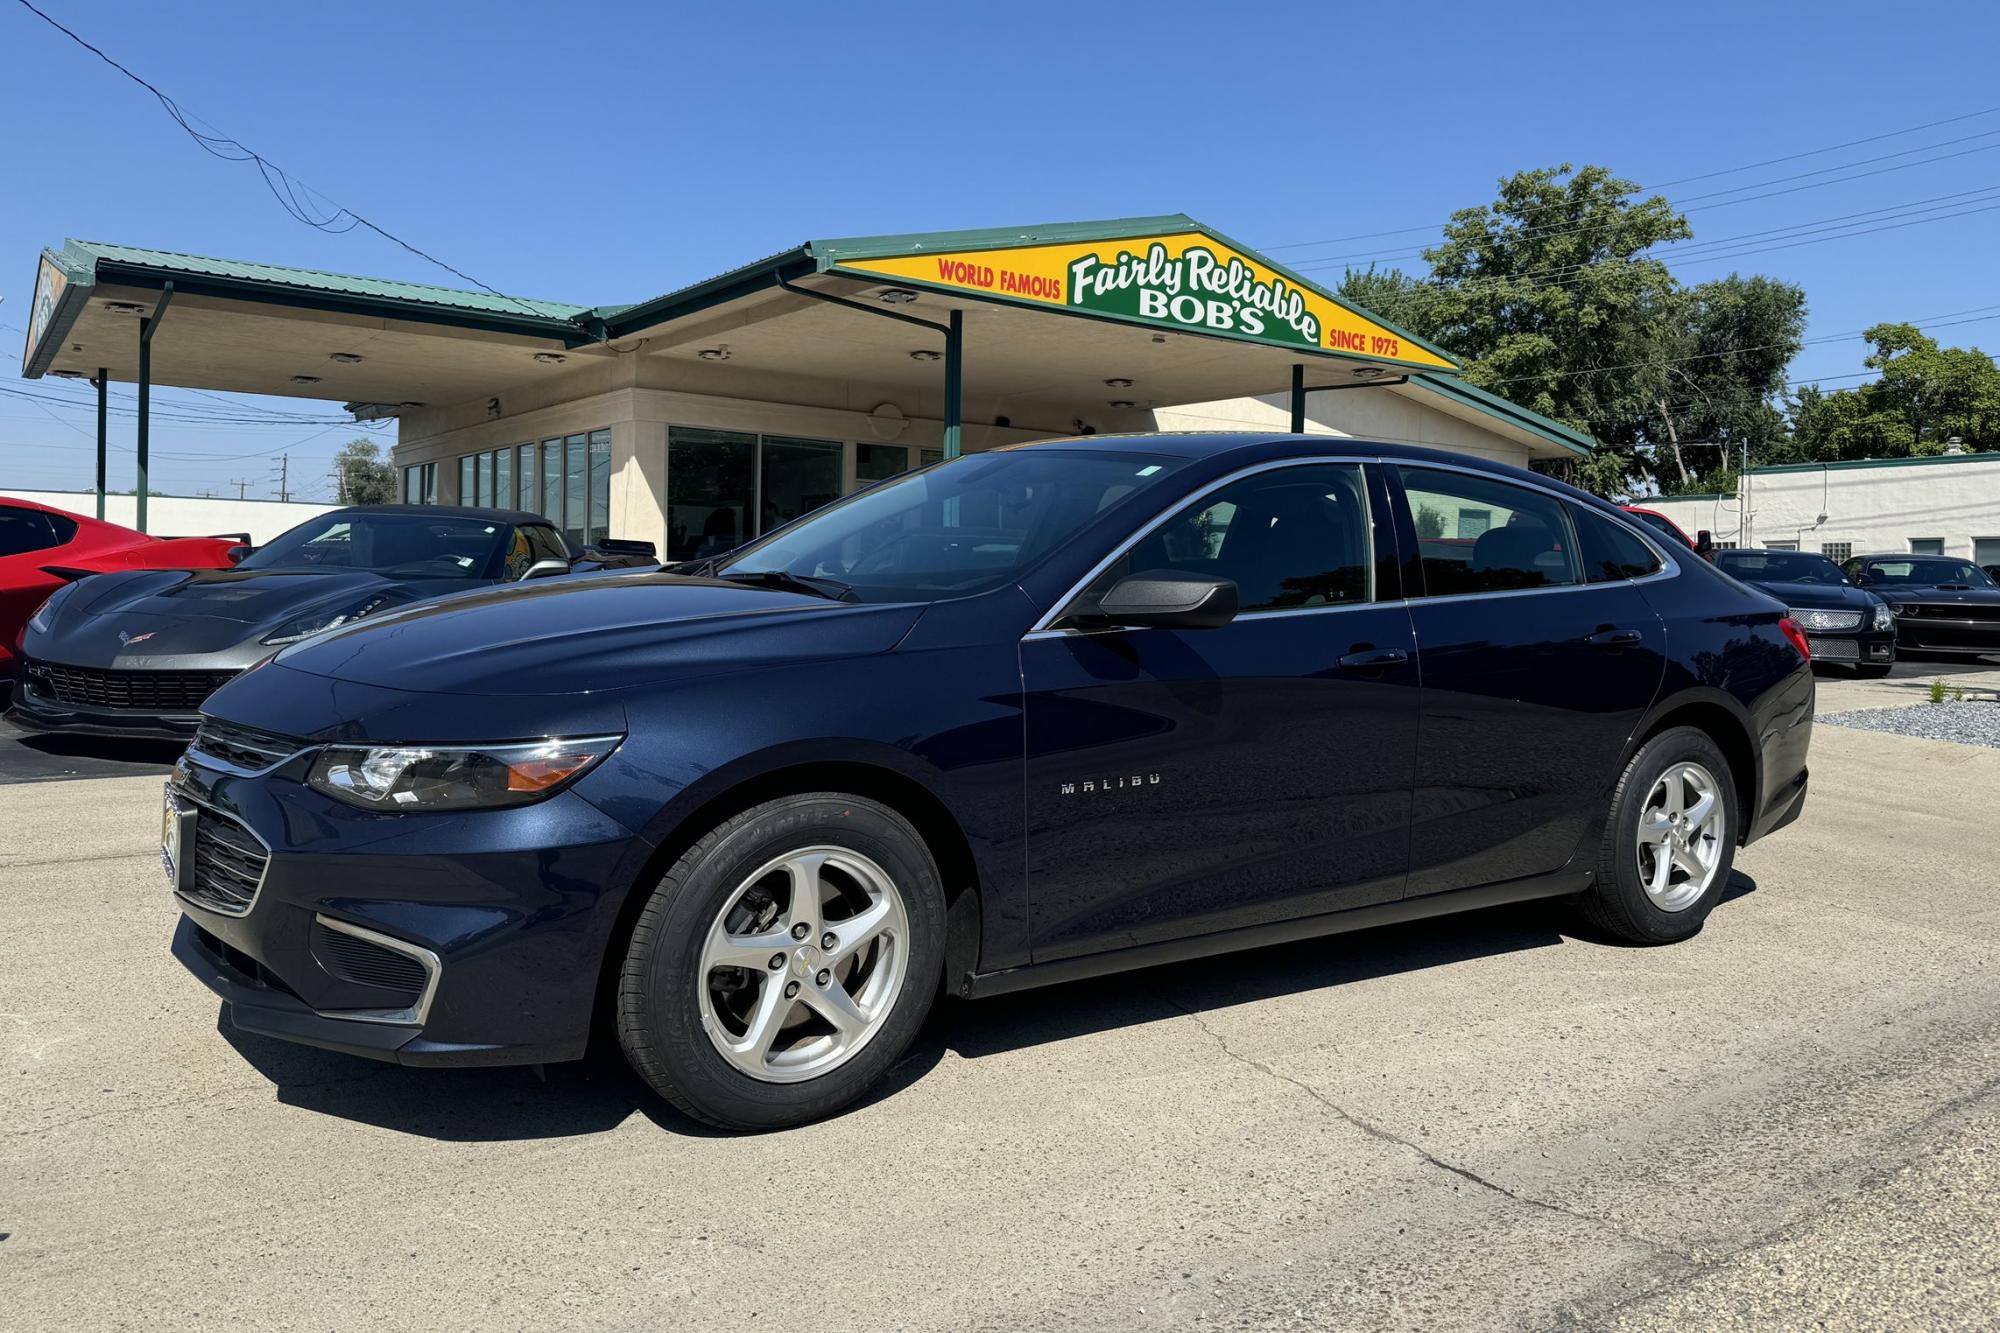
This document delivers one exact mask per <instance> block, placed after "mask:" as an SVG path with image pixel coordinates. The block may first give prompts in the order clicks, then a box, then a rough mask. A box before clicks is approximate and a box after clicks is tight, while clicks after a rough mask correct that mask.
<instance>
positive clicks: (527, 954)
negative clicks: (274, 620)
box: [169, 753, 650, 1065]
mask: <svg viewBox="0 0 2000 1333" xmlns="http://www.w3.org/2000/svg"><path fill="white" fill-rule="evenodd" d="M309 760H310V755H309V753H307V754H302V755H299V756H294V758H293V759H292V760H290V761H286V762H285V763H281V764H279V765H278V766H277V767H276V768H275V769H274V770H272V771H270V772H266V773H262V774H240V773H223V772H220V771H217V770H216V769H214V768H211V767H207V766H205V765H204V764H203V763H202V762H201V756H199V755H196V754H190V755H189V756H187V757H184V758H183V759H182V761H181V763H180V764H179V765H178V766H177V768H176V771H175V775H174V778H173V779H172V781H171V782H170V783H169V788H170V790H171V791H173V792H174V794H175V796H176V797H177V799H178V800H179V801H181V802H183V803H186V804H188V805H191V806H192V807H193V808H194V810H195V815H196V819H197V828H200V829H212V828H213V824H212V823H211V822H210V821H223V823H224V824H225V825H226V826H227V827H226V829H225V832H226V833H227V834H228V835H229V836H231V837H235V838H236V843H235V845H236V846H237V847H238V848H241V847H243V846H247V845H250V844H247V843H246V842H245V841H244V839H243V838H242V837H240V836H237V835H238V834H239V833H241V834H247V835H248V836H249V837H250V838H254V839H255V843H256V844H261V845H262V847H263V848H264V849H265V859H264V862H263V864H262V866H261V869H258V868H257V867H254V866H253V868H252V869H253V873H252V874H251V875H249V876H245V877H243V878H242V879H241V881H240V883H241V886H242V892H240V893H238V894H235V895H218V894H216V893H213V892H209V891H207V888H208V886H209V885H210V884H211V883H212V882H213V881H212V878H211V879H209V880H201V882H199V883H195V884H192V885H190V884H183V885H182V888H181V891H180V893H179V895H178V897H177V902H178V905H179V906H180V908H181V911H182V913H183V915H182V920H181V925H180V927H179V929H178V930H177V932H176V934H175V937H174V949H173V951H174V956H175V957H176V958H178V959H179V960H180V961H181V963H182V965H183V966H185V967H186V968H187V969H188V970H189V971H190V972H192V973H194V974H195V976H196V977H197V978H198V979H199V980H200V981H201V982H202V983H203V984H204V985H206V986H207V987H208V988H209V989H210V990H212V991H214V992H215V993H216V994H217V995H219V996H220V997H221V998H222V1000H223V1001H224V1003H225V1004H226V1005H227V1007H228V1011H229V1016H230V1020H231V1021H232V1023H234V1025H235V1026H236V1027H238V1028H240V1029H243V1030H244V1031H248V1032H256V1033H260V1034H262V1035H265V1036H270V1037H276V1038H279V1039H281V1040H286V1041H297V1042H303V1043H305V1044H307V1045H312V1046H319V1047H323V1048H326V1049H329V1050H336V1051H344V1052H347V1053H348V1054H352V1055H360V1056H366V1057H369V1058H372V1059H378V1060H390V1061H394V1062H396V1063H399V1064H407V1065H500V1064H539V1063H553V1062H557V1061H562V1060H571V1059H576V1058H578V1057H580V1056H582V1055H583V1053H584V1050H585V1047H586V1046H587V1044H588V1041H589V1037H590V1030H591V1020H592V1016H593V1012H594V1008H595V1003H596V998H597V990H598V982H599V978H600V976H601V975H602V965H603V962H604V959H605V956H606V952H607V949H608V948H609V942H610V935H611V931H612V928H613V926H614V924H615V921H616V919H617V914H618V909H619V907H620V905H621V904H622V902H623V901H624V888H625V886H628V885H630V884H631V883H632V882H633V881H634V880H635V878H636V877H637V874H638V870H639V868H640V867H641V866H643V865H644V863H645V860H646V858H647V856H648V855H649V854H650V847H649V846H648V845H647V844H645V843H644V842H643V841H642V840H639V839H637V838H635V837H634V836H633V835H632V834H631V832H630V831H629V830H627V829H626V828H624V826H622V825H620V824H617V823H615V822H614V821H612V820H610V819H609V818H608V817H607V816H605V815H604V814H602V812H600V811H598V810H597V808H596V807H595V806H593V805H592V804H590V803H589V802H588V801H585V800H583V799H582V798H581V797H578V796H576V795H575V794H574V793H572V792H565V793H560V794H558V795H557V796H555V797H552V798H551V799H549V800H547V801H544V802H541V803H539V804H536V805H530V806H521V807H516V808H512V809H507V810H485V811H468V812H431V813H423V814H401V815H391V814H378V813H374V812H369V811H362V810H355V809H352V808H350V807H347V806H345V805H342V804H341V803H339V802H336V801H333V800H331V799H329V798H327V797H324V796H322V795H320V794H319V793H317V792H314V791H312V790H311V789H310V788H308V787H306V786H304V785H303V784H302V783H300V782H298V781H295V780H294V778H296V777H297V776H298V774H297V773H293V772H291V771H290V770H291V769H293V768H297V769H300V770H302V769H303V766H304V765H305V764H306V763H308V762H309ZM207 836H208V834H207V833H202V832H197V833H195V834H194V835H193V836H192V839H191V840H190V839H189V837H188V835H186V834H184V835H183V843H182V855H183V856H184V857H185V858H188V859H189V861H190V863H191V864H193V865H195V866H197V867H201V865H202V859H201V858H202V857H203V856H204V855H205V853H203V852H202V851H201V850H200V848H201V846H202V842H203V839H204V838H205V837H207ZM235 855H237V856H238V857H239V859H240V855H241V853H240V852H238V853H236V854H235ZM208 869H209V870H210V871H213V866H212V865H211V866H210V867H208ZM197 879H198V880H199V879H200V876H197ZM252 879H254V881H255V882H254V885H253V884H251V880H252ZM330 927H331V928H332V930H333V931H334V932H335V934H330V933H329V928H330ZM336 934H338V935H343V936H349V937H352V936H361V937H368V938H372V939H375V940H378V941H382V942H386V943H388V944H390V945H393V946H395V947H396V948H398V949H400V950H401V951H402V955H403V956H404V957H405V959H407V958H409V957H421V958H424V959H427V960H428V963H427V966H426V968H425V969H424V970H423V971H422V972H409V973H408V974H406V975H405V976H402V977H400V978H399V977H398V976H397V975H395V964H396V961H397V954H396V953H394V952H388V951H383V950H380V949H377V950H376V952H375V953H374V954H372V955H364V956H363V957H361V959H360V962H359V965H356V963H355V959H354V955H353V954H352V953H349V954H346V955H344V956H343V955H342V954H341V953H340V952H339V951H338V950H337V949H332V948H330V947H329V944H330V943H338V942H339V941H337V940H336ZM346 943H347V944H348V945H349V946H352V945H353V943H354V941H353V939H352V938H348V939H347V940H346ZM362 947H363V948H364V949H365V948H367V947H368V946H366V945H365V944H364V945H362ZM419 985H421V986H422V988H423V995H422V1000H421V1002H420V1003H419V1002H417V999H416V993H417V992H416V987H418V986H419Z"/></svg>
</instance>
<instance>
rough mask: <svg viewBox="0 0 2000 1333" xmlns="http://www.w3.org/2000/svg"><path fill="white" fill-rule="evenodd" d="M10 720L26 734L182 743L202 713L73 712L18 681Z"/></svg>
mask: <svg viewBox="0 0 2000 1333" xmlns="http://www.w3.org/2000/svg"><path fill="white" fill-rule="evenodd" d="M7 720H8V721H10V722H12V723H13V724H14V725H15V726H18V727H19V728H21V730H23V731H40V732H49V733H53V734H58V735H68V736H105V737H110V738H114V739H117V740H128V741H179V742H182V743H185V742H187V741H189V740H191V739H193V737H194V733H195V731H196V729H197V728H199V727H200V726H201V714H200V713H140V712H132V711H127V710H123V709H91V708H69V707H65V706H63V705H61V704H54V703H50V702H49V701H48V700H46V699H43V698H39V697H37V696H36V695H34V694H31V693H30V692H28V691H27V690H26V689H24V688H23V687H22V683H21V682H19V681H17V682H16V683H15V685H14V704H13V706H12V707H11V708H9V709H8V710H7Z"/></svg>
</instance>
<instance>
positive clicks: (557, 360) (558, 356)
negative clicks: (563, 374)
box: [535, 352, 569, 366]
mask: <svg viewBox="0 0 2000 1333" xmlns="http://www.w3.org/2000/svg"><path fill="white" fill-rule="evenodd" d="M567 360H569V358H568V357H566V356H564V355H563V354H562V353H561V352H537V353H535V361H536V363H537V364H538V365H544V366H559V365H561V364H562V363H563V362H565V361H567Z"/></svg>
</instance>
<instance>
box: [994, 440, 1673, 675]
mask: <svg viewBox="0 0 2000 1333" xmlns="http://www.w3.org/2000/svg"><path fill="white" fill-rule="evenodd" d="M1324 463H1353V464H1361V465H1366V464H1369V463H1378V464H1381V465H1382V466H1384V467H1395V468H1405V467H1409V468H1429V469H1431V470H1432V471H1435V472H1459V473H1463V474H1465V475H1466V476H1471V477H1483V478H1485V479H1487V480H1489V481H1496V482H1498V483H1500V484H1501V485H1503V486H1518V487H1520V488H1521V489H1522V490H1528V491H1534V492H1536V493H1538V494H1540V495H1544V496H1546V497H1548V498H1549V499H1551V500H1553V501H1555V502H1556V503H1557V504H1561V505H1570V504H1575V503H1576V500H1575V498H1574V497H1572V496H1569V495H1565V494H1563V493H1562V492H1561V491H1558V490H1556V489H1554V488H1553V487H1550V486H1546V485H1543V484H1541V483H1540V481H1539V480H1538V479H1536V478H1535V477H1534V476H1533V474H1532V473H1531V474H1529V475H1528V476H1527V477H1526V478H1514V477H1496V476H1494V475H1493V474H1492V473H1491V472H1488V471H1486V470H1485V469H1484V468H1476V467H1465V466H1463V465H1462V464H1457V463H1442V462H1432V461H1431V460H1429V459H1425V460H1423V461H1421V462H1404V461H1403V460H1401V459H1396V458H1388V457H1382V456H1368V455H1361V454H1315V455H1312V456H1310V457H1304V458H1279V459H1273V460H1270V461H1268V462H1264V463H1255V464H1252V465H1251V466H1249V467H1245V468H1239V469H1238V470H1237V471H1235V472H1231V473H1229V474H1228V475H1226V476H1223V477H1220V478H1218V479H1216V480H1215V481H1212V482H1210V483H1209V484H1208V485H1206V486H1204V487H1202V488H1201V489H1200V490H1198V491H1195V492H1193V493H1192V494H1190V495H1188V496H1187V497H1185V498H1184V499H1183V500H1182V501H1181V503H1180V504H1178V505H1176V506H1174V507H1173V508H1171V509H1169V510H1167V511H1165V512H1164V513H1162V514H1159V515H1158V516H1156V517H1155V518H1154V519H1152V521H1150V522H1148V523H1147V524H1146V525H1145V526H1144V527H1142V528H1140V529H1138V530H1137V531H1136V532H1134V533H1133V534H1132V535H1131V536H1129V537H1127V538H1126V539H1125V540H1124V541H1122V542H1120V543H1119V544H1118V545H1117V546H1116V547H1114V548H1113V549H1112V551H1111V554H1109V555H1107V556H1105V557H1104V559H1102V560H1100V561H1098V562H1097V564H1095V565H1093V566H1092V567H1091V569H1090V572H1089V573H1087V574H1085V575H1084V576H1083V577H1082V578H1081V579H1079V580H1078V581H1077V582H1076V583H1074V584H1073V585H1071V587H1070V589H1069V590H1068V591H1067V592H1065V593H1064V594H1063V595H1062V596H1061V597H1058V598H1057V599H1056V600H1055V601H1054V602H1053V603H1051V605H1050V609H1049V610H1048V611H1047V612H1045V613H1044V614H1043V615H1042V616H1041V617H1040V618H1038V619H1037V620H1036V621H1035V623H1034V625H1033V626H1031V627H1030V628H1029V630H1028V632H1027V633H1026V634H1023V635H1022V636H1021V639H1022V642H1024V643H1025V642H1026V641H1028V640H1029V639H1044V638H1056V637H1060V636H1063V635H1072V634H1115V633H1119V632H1120V631H1119V630H1118V628H1117V627H1116V626H1112V627H1110V628H1106V629H1091V630H1076V629H1051V628H1049V627H1050V626H1051V625H1052V624H1054V623H1055V622H1056V621H1057V620H1060V619H1061V618H1062V612H1063V609H1064V608H1065V607H1067V606H1068V605H1069V604H1070V603H1071V602H1073V601H1075V600H1076V597H1077V595H1078V594H1079V593H1081V592H1082V591H1083V590H1084V589H1085V588H1088V587H1089V586H1090V585H1091V584H1092V583H1094V582H1096V581H1097V578H1098V576H1099V575H1101V574H1102V573H1104V571H1105V570H1107V569H1109V568H1110V567H1111V566H1112V565H1113V564H1115V563H1117V561H1118V560H1120V559H1121V558H1123V557H1124V555H1125V553H1126V552H1128V551H1130V550H1131V549H1132V548H1133V547H1134V546H1137V545H1138V544H1139V543H1140V542H1141V541H1143V540H1145V538H1146V537H1148V536H1150V535H1151V534H1152V532H1153V530H1154V529H1155V528H1157V527H1159V526H1160V525H1161V524H1163V523H1165V522H1167V521H1168V520H1169V519H1172V518H1174V517H1176V516H1178V515H1179V514H1180V513H1181V512H1183V511H1184V510H1185V509H1187V508H1188V507H1189V506H1190V505H1193V504H1195V503H1196V502H1198V501H1200V500H1202V499H1204V498H1205V497H1207V496H1209V495H1211V494H1213V493H1214V492H1215V491H1217V490H1219V489H1221V488H1222V487H1224V486H1227V485H1229V484H1230V483H1232V482H1235V481H1239V480H1241V479H1242V478H1244V477H1249V476H1254V475H1256V474H1257V473H1259V472H1269V471H1272V470H1274V469H1277V468H1283V467H1300V466H1306V465H1311V464H1324ZM1362 493H1363V495H1364V497H1365V496H1366V495H1367V492H1366V490H1365V489H1364V490H1363V492H1362ZM1368 505H1369V515H1368V526H1369V540H1370V542H1371V543H1372V542H1373V540H1374V531H1375V524H1376V522H1377V519H1376V515H1375V512H1374V501H1373V500H1372V499H1370V500H1368ZM1592 512H1593V513H1596V514H1597V516H1598V517H1599V518H1606V519H1610V520H1611V521H1612V522H1614V523H1617V524H1618V525H1619V526H1621V527H1622V528H1624V529H1625V531H1626V532H1628V533H1630V534H1632V535H1633V536H1635V537H1637V538H1638V539H1639V540H1640V542H1641V543H1643V544H1644V546H1645V547H1646V549H1647V550H1649V551H1651V552H1652V553H1653V554H1654V555H1655V556H1657V557H1659V560H1660V568H1658V569H1656V570H1654V571H1653V572H1652V573H1650V574H1645V575H1642V576H1640V577H1639V578H1636V579H1605V580H1603V581H1601V582H1598V583H1592V582H1590V581H1589V580H1588V579H1587V578H1586V579H1582V580H1580V581H1579V582H1576V583H1558V584H1553V585H1551V586H1549V587H1546V588H1499V589H1495V590H1493V591H1490V592H1446V593H1431V592H1423V593H1418V594H1416V595H1414V596H1404V597H1400V598H1395V599H1393V600H1390V601H1366V602H1340V603H1336V604H1334V605H1332V606H1306V607H1295V608H1291V609H1288V610H1284V611H1252V612H1249V613H1247V615H1254V616H1260V617H1261V616H1280V615H1285V616H1294V615H1317V614H1320V613H1322V612H1327V611H1353V610H1357V609H1359V608H1361V607H1364V606H1372V607H1381V606H1414V605H1417V604H1419V603H1425V602H1462V601H1470V600H1473V599H1475V598H1486V597H1539V596H1546V595H1548V594H1550V593H1564V592H1587V591H1589V590H1590V589H1592V588H1609V587H1617V586H1625V587H1638V586H1640V585H1642V584H1647V583H1657V582H1661V581H1664V580H1666V579H1671V578H1677V577H1679V575H1680V572H1681V566H1680V561H1679V560H1677V559H1675V558H1674V553H1673V552H1671V551H1669V550H1667V549H1666V547H1665V546H1663V545H1661V544H1660V543H1659V542H1658V541H1655V540H1654V538H1653V535H1652V534H1651V533H1650V532H1648V531H1647V530H1646V529H1645V526H1644V525H1643V524H1640V523H1635V522H1633V521H1632V520H1631V519H1629V518H1627V517H1626V516H1625V515H1624V514H1615V515H1614V514H1606V513H1603V512H1601V511H1595V510H1593V511H1592ZM1572 527H1574V524H1572ZM1371 549H1372V545H1371ZM1580 554H1581V552H1579V555H1580ZM1577 563H1578V573H1579V574H1581V573H1582V572H1583V570H1582V561H1581V560H1580V559H1579V560H1578V562H1577ZM1370 582H1371V588H1372V583H1373V574H1372V573H1371V574H1370ZM1245 618H1247V616H1246V617H1245Z"/></svg>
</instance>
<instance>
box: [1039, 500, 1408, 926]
mask: <svg viewBox="0 0 2000 1333" xmlns="http://www.w3.org/2000/svg"><path fill="white" fill-rule="evenodd" d="M1372 489H1373V493H1372V494H1371V479H1370V478H1369V477H1368V476H1367V475H1366V474H1365V473H1364V470H1363V468H1362V465H1361V464H1359V463H1353V462H1334V461H1327V462H1314V461H1309V460H1308V461H1302V462H1299V463H1294V464H1286V465H1281V466H1275V467H1266V468H1260V469H1258V470H1256V471H1255V472H1253V473H1251V474H1248V475H1243V476H1240V477H1238V478H1237V479H1235V480H1233V481H1228V482H1225V483H1222V484H1221V485H1219V487H1217V488H1213V489H1211V490H1209V491H1208V492H1206V493H1204V494H1203V495H1202V496H1200V497H1198V498H1195V499H1193V500H1190V501H1189V502H1188V503H1187V504H1186V505H1184V506H1183V507H1182V508H1180V509H1179V510H1178V511H1176V512H1175V513H1174V514H1172V515H1170V516H1169V517H1168V518H1167V519H1165V520H1164V521H1162V522H1161V523H1160V524H1158V525H1157V526H1156V527H1153V528H1151V529H1150V530H1149V531H1147V532H1146V533H1144V534H1142V535H1141V536H1140V537H1139V538H1138V539H1137V542H1136V545H1134V546H1133V547H1132V548H1131V550H1130V551H1128V552H1126V553H1125V554H1124V555H1122V556H1121V557H1120V558H1118V559H1116V560H1115V561H1113V562H1112V564H1111V565H1110V567H1109V568H1108V569H1106V570H1105V571H1103V573H1102V574H1101V575H1100V576H1099V577H1098V578H1097V579H1095V580H1094V581H1093V583H1092V586H1091V587H1090V588H1089V589H1086V590H1085V591H1084V593H1083V594H1082V595H1081V596H1080V597H1079V599H1078V601H1079V603H1082V604H1084V605H1089V604H1091V603H1092V599H1093V598H1094V597H1095V596H1096V595H1098V594H1100V593H1101V592H1102V591H1103V590H1105V589H1107V588H1109V586H1110V585H1111V584H1112V583H1114V582H1116V580H1117V579H1118V578H1121V577H1123V576H1124V575H1125V574H1127V573H1142V572H1147V571H1151V570H1175V571H1180V572H1190V573H1196V572H1198V573H1202V574H1207V575H1213V576H1217V577H1223V578H1229V579H1232V580H1234V581H1235V582H1236V585H1237V589H1238V595H1239V598H1240V604H1241V612H1240V614H1239V615H1238V616H1237V618H1236V620H1235V621H1234V622H1232V623H1231V624H1228V625H1225V626H1223V627H1221V628H1219V629H1204V630H1170V629H1158V628H1154V629H1093V630H1082V629H1077V628H1073V627H1065V626H1066V622H1064V621H1062V620H1058V621H1057V622H1056V626H1055V627H1054V628H1052V629H1051V630H1047V631H1043V632H1039V633H1035V634H1030V635H1029V636H1028V637H1027V638H1026V639H1025V640H1024V641H1023V642H1022V644H1021V670H1022V677H1023V683H1024V686H1025V689H1026V700H1027V752H1028V753H1027V769H1026V772H1027V799H1026V811H1027V818H1028V871H1029V895H1030V903H1031V918H1032V931H1033V947H1034V957H1035V959H1036V961H1043V960H1047V959H1051V958H1062V957H1068V956H1071V955H1075V954H1083V953H1094V952H1099V951H1103V950H1110V949H1118V948H1125V947H1130V946H1133V945H1141V944H1149V943H1156V942H1159V941H1162V940H1168V939H1175V938H1179V937H1181V936H1186V935H1192V934H1198V933H1205V932H1208V931H1213V930H1224V929H1229V928H1231V927H1236V926H1247V925H1254V924H1260V923H1263V922H1269V921H1279V920H1285V919H1288V918H1292V917H1299V916H1308V915H1313V914H1316V913H1321V912H1327V911H1334V910H1339V909H1343V908H1347V907H1356V906H1361V905H1364V904H1368V903H1374V902H1383V901H1388V900H1392V899H1395V898H1398V897H1400V896H1401V895H1402V891H1403V876H1404V872H1405V868H1406V864H1407V860H1408V853H1409V833H1408V827H1409V809H1410V785H1411V780H1412V764H1413V762H1414V760H1415V754H1416V735H1417V676H1416V664H1415V654H1414V645H1413V643H1412V640H1411V635H1410V619H1409V613H1408V611H1407V610H1406V609H1405V608H1404V606H1403V604H1402V601H1401V599H1400V589H1399V587H1398V584H1397V580H1398V577H1399V571H1398V569H1397V568H1396V565H1395V561H1394V555H1395V547H1394V537H1393V533H1392V530H1391V525H1390V524H1389V523H1388V522H1387V521H1386V517H1385V513H1384V511H1385V506H1386V491H1385V490H1382V489H1381V483H1380V481H1379V479H1373V487H1372ZM1385 557H1386V558H1385Z"/></svg>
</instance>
